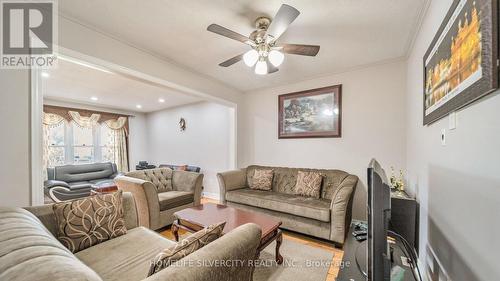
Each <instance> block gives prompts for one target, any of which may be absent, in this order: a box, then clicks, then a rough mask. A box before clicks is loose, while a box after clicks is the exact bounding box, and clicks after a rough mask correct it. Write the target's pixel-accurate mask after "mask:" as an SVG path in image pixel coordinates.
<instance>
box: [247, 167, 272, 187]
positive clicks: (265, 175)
mask: <svg viewBox="0 0 500 281" xmlns="http://www.w3.org/2000/svg"><path fill="white" fill-rule="evenodd" d="M273 174H274V171H273V170H269V169H255V172H254V174H253V178H252V180H251V182H250V183H249V186H250V188H251V189H259V190H271V188H272V187H273Z"/></svg>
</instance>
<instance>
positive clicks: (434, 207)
mask: <svg viewBox="0 0 500 281" xmlns="http://www.w3.org/2000/svg"><path fill="white" fill-rule="evenodd" d="M451 3H452V0H442V1H432V2H431V4H430V7H429V9H428V11H427V14H426V16H425V19H424V21H423V25H422V27H421V30H420V32H419V35H418V37H417V39H416V42H415V45H414V48H413V50H412V52H411V54H410V57H409V59H408V72H407V73H408V81H407V91H406V93H407V106H406V107H407V109H408V110H407V123H406V126H407V138H408V142H407V167H408V173H409V186H410V188H411V190H412V192H414V193H416V194H417V197H418V199H419V201H420V204H421V217H420V220H421V225H420V226H421V229H420V239H421V241H420V253H421V259H423V260H425V256H424V255H425V248H426V246H427V245H430V246H431V247H432V249H434V251H435V252H436V255H437V256H438V259H439V260H440V262H441V264H442V265H443V266H444V269H445V270H446V271H448V273H449V274H450V277H451V279H452V280H467V281H470V280H498V276H500V267H498V266H497V262H496V261H497V260H498V251H499V250H500V239H498V237H499V235H500V224H498V216H499V214H500V149H499V144H500V113H499V109H500V94H499V92H498V91H497V92H496V93H494V94H491V95H489V96H488V97H486V98H483V99H481V100H479V101H478V102H475V103H474V104H472V105H470V106H468V107H466V108H464V109H462V110H459V111H458V112H457V116H458V125H457V128H456V129H455V130H451V131H450V130H449V123H448V122H449V120H448V118H443V119H441V120H439V121H438V122H436V123H434V124H431V125H429V126H423V125H422V110H423V108H422V107H423V105H422V79H423V78H422V65H423V63H422V58H423V56H424V54H425V52H426V50H427V48H428V47H429V44H430V42H431V40H432V38H433V36H434V34H435V33H436V31H437V29H438V28H439V25H440V24H441V21H442V20H443V18H444V16H445V15H446V12H447V11H448V9H449V7H450V5H451ZM442 129H446V132H447V144H446V146H442V145H441V141H440V136H441V130H442Z"/></svg>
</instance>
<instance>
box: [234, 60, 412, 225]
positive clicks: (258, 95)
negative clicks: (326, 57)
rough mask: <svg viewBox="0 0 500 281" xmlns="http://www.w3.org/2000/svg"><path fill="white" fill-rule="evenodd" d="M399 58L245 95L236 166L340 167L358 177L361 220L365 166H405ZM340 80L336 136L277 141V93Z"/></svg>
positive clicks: (402, 79) (357, 208) (402, 77)
mask: <svg viewBox="0 0 500 281" xmlns="http://www.w3.org/2000/svg"><path fill="white" fill-rule="evenodd" d="M405 72H406V65H405V63H404V62H395V63H388V64H383V65H377V66H372V67H367V68H363V69H359V70H355V71H351V72H346V73H341V74H335V75H330V76H325V77H322V78H317V79H313V80H308V81H303V82H299V83H296V84H290V85H286V86H283V87H278V88H273V89H266V90H261V91H255V92H249V93H245V100H244V107H243V108H242V109H241V110H242V111H243V113H242V115H241V116H242V118H243V120H241V122H242V124H243V128H242V129H241V131H242V134H243V137H241V138H240V139H239V144H240V146H241V148H242V149H240V151H241V153H240V155H239V164H240V166H246V165H248V164H266V165H278V166H292V167H313V168H330V169H341V170H345V171H347V172H350V173H352V174H355V175H357V176H359V178H360V179H361V181H360V184H359V185H358V188H357V192H356V196H355V206H354V217H355V218H358V219H361V218H365V216H366V214H365V212H366V211H365V210H366V168H367V166H368V163H369V162H370V159H371V158H372V157H375V158H377V159H378V160H379V161H380V162H381V163H382V164H383V165H384V166H385V167H389V166H391V165H394V166H395V167H401V168H404V166H405V161H406V158H405V153H406V151H405V141H406V140H405V118H404V116H405V108H404V106H405V97H404V94H403V93H404V90H405V77H406V76H405ZM336 84H342V92H343V93H342V111H343V114H342V138H327V139H325V138H316V139H281V140H279V139H278V135H277V133H278V127H277V126H278V97H277V96H278V95H279V94H286V93H290V92H296V91H302V90H307V89H313V88H319V87H324V86H330V85H336Z"/></svg>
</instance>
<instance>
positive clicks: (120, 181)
mask: <svg viewBox="0 0 500 281" xmlns="http://www.w3.org/2000/svg"><path fill="white" fill-rule="evenodd" d="M115 182H116V185H117V186H118V188H119V189H121V190H123V191H124V192H130V193H132V195H133V196H134V199H135V205H136V207H137V218H138V225H139V226H144V227H147V228H151V226H152V225H156V224H157V223H156V222H158V221H159V219H160V202H159V200H158V192H157V191H156V188H155V187H154V185H153V183H151V182H149V181H145V180H141V179H137V178H132V177H127V176H120V177H117V178H115Z"/></svg>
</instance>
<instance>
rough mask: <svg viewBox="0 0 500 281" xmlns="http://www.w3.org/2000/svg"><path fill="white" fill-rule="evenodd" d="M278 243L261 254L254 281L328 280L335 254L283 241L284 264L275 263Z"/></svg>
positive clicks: (281, 250) (281, 251)
mask: <svg viewBox="0 0 500 281" xmlns="http://www.w3.org/2000/svg"><path fill="white" fill-rule="evenodd" d="M275 249H276V242H273V243H271V244H269V246H267V247H266V248H265V249H264V250H263V251H262V252H261V253H260V262H257V264H256V267H255V272H254V275H253V280H254V281H267V280H273V281H281V280H283V281H290V280H311V281H324V280H326V277H327V274H328V270H329V268H330V265H331V262H332V259H333V255H334V253H333V252H331V251H328V250H325V249H322V248H318V247H313V246H309V245H305V244H301V243H298V242H295V241H293V240H289V239H286V238H285V239H283V243H282V244H281V248H280V253H281V255H282V256H283V258H284V261H283V264H281V265H278V264H276V262H275V253H274V252H275Z"/></svg>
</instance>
